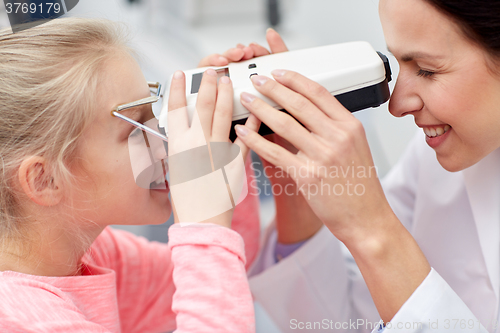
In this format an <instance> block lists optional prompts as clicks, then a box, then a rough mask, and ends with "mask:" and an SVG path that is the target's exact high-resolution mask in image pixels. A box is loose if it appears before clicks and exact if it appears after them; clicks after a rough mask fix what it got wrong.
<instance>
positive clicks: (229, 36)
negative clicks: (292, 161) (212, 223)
mask: <svg viewBox="0 0 500 333" xmlns="http://www.w3.org/2000/svg"><path fill="white" fill-rule="evenodd" d="M2 6H3V2H0V27H6V26H8V25H9V24H8V19H7V15H6V14H5V10H3V9H2V8H1V7H2ZM67 15H71V16H78V17H100V18H107V19H110V20H114V21H120V22H124V23H125V24H126V25H127V26H128V27H129V30H130V33H131V36H132V37H133V38H132V43H133V46H134V47H135V49H136V50H137V51H138V52H139V54H140V55H141V59H142V62H141V67H142V69H143V71H144V74H145V76H146V79H147V80H148V81H159V82H165V81H167V80H168V79H169V78H170V76H171V75H172V74H173V72H174V71H175V70H178V69H181V70H182V69H184V70H186V69H191V68H194V67H196V66H197V64H198V62H199V61H200V60H201V58H203V57H205V56H207V55H209V54H211V53H222V52H224V51H225V50H227V49H228V48H231V47H235V46H236V44H237V43H242V44H245V45H248V44H249V43H251V42H256V43H259V44H261V45H265V46H266V47H267V44H266V41H265V31H266V29H267V28H268V27H270V26H272V27H274V28H275V29H276V30H277V31H278V32H280V33H281V35H282V36H283V38H284V40H285V42H286V43H287V45H288V47H289V49H290V50H296V49H301V48H307V47H314V46H320V45H327V44H334V43H341V42H348V41H356V40H364V41H368V42H369V43H370V44H371V45H372V46H373V47H374V48H375V49H376V50H378V51H381V52H382V53H384V54H386V55H388V57H389V60H390V62H391V66H392V71H393V81H392V82H391V89H392V87H393V85H394V82H395V78H396V77H397V73H398V65H397V62H396V61H395V59H394V58H393V57H392V56H390V55H389V54H388V52H387V48H386V45H385V41H384V38H383V34H382V28H381V26H380V22H379V18H378V0H349V1H346V0H244V1H243V0H182V1H179V0H105V1H103V0H80V2H79V4H78V5H77V6H76V7H75V8H74V9H73V10H72V11H71V12H70V13H69V14H67ZM355 115H356V117H357V118H358V119H360V120H361V121H362V122H363V124H364V126H365V129H366V133H367V136H368V140H369V143H370V146H371V148H372V153H373V157H374V161H375V164H376V166H377V168H378V171H379V175H380V176H383V175H385V174H386V173H387V171H388V170H389V169H390V167H391V166H392V165H394V164H395V163H396V161H397V160H398V158H399V157H400V155H401V153H402V152H403V150H404V148H405V147H406V145H407V143H408V142H409V140H410V139H411V138H412V137H413V135H414V133H415V131H416V130H417V127H416V126H415V124H414V122H413V118H410V117H406V118H403V119H396V118H394V117H393V116H391V115H390V114H389V112H388V110H387V103H386V104H384V105H382V106H380V107H379V108H376V109H368V110H363V111H359V112H356V113H355ZM252 158H254V159H255V160H256V161H258V157H257V156H256V155H255V154H253V156H252ZM262 183H263V181H262V180H261V181H259V184H262ZM260 199H261V211H260V213H261V226H262V228H265V226H266V225H267V224H268V223H269V222H270V221H271V220H272V218H273V215H274V202H273V198H272V196H271V195H264V193H262V195H261V197H260ZM171 222H172V221H167V222H166V223H165V224H164V225H160V226H128V227H125V226H123V227H122V226H118V227H119V228H124V229H127V230H130V231H132V232H134V233H136V234H139V235H143V236H145V237H147V238H149V239H151V240H159V241H164V242H165V241H167V229H168V226H169V225H170V223H171ZM256 314H257V331H258V332H265V333H273V332H279V331H278V330H277V329H276V328H275V326H274V325H273V323H272V321H271V320H270V319H269V318H268V317H267V316H266V314H265V313H264V312H263V311H262V310H261V309H260V308H259V307H258V306H257V308H256Z"/></svg>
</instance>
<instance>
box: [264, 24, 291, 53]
mask: <svg viewBox="0 0 500 333" xmlns="http://www.w3.org/2000/svg"><path fill="white" fill-rule="evenodd" d="M266 40H267V43H268V44H269V48H270V49H271V53H280V52H286V51H288V47H286V44H285V42H284V41H283V39H282V38H281V36H280V34H279V33H277V32H276V30H274V29H272V28H269V29H267V31H266Z"/></svg>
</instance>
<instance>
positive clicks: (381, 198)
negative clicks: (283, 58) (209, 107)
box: [236, 0, 500, 333]
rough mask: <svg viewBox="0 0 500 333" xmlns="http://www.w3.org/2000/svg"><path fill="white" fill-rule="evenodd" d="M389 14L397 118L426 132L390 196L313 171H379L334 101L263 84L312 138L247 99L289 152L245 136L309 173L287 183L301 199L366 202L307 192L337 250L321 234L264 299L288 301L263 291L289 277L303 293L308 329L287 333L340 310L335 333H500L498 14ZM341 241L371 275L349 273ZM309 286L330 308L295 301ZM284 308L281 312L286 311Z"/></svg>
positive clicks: (311, 86)
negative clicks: (347, 328)
mask: <svg viewBox="0 0 500 333" xmlns="http://www.w3.org/2000/svg"><path fill="white" fill-rule="evenodd" d="M379 11H380V18H381V22H382V26H383V30H384V35H385V38H386V42H387V45H388V47H389V48H390V50H391V52H392V53H393V54H394V56H395V57H396V59H397V60H398V62H399V64H400V72H399V76H398V78H397V82H396V85H395V88H394V92H393V94H392V97H391V100H390V104H389V111H390V112H391V113H392V114H393V115H394V116H397V117H402V116H406V115H412V116H413V117H414V118H415V122H416V123H417V125H418V126H419V127H421V128H422V129H423V133H422V132H421V133H419V135H418V136H416V137H415V139H414V140H413V142H412V143H411V145H410V146H409V148H408V150H407V152H406V153H405V155H404V156H403V158H402V160H401V161H400V162H399V163H398V164H397V165H396V166H395V168H394V169H393V170H392V171H391V172H390V173H389V174H388V176H387V177H386V178H385V179H384V180H383V181H382V182H380V181H379V180H378V178H376V177H369V178H362V179H354V177H351V176H350V175H343V176H342V177H329V176H328V175H327V174H318V173H315V172H314V171H313V167H312V166H314V168H315V169H319V168H325V169H329V168H331V167H344V168H345V167H347V166H355V167H356V168H359V167H364V168H365V169H368V168H370V167H371V166H373V161H372V158H371V153H370V148H369V146H368V143H367V141H366V136H365V133H364V130H363V127H362V126H361V124H360V123H359V121H357V120H356V119H355V118H354V117H353V116H352V115H351V114H350V113H349V112H347V110H346V109H344V108H343V107H342V106H341V105H340V104H339V103H338V101H337V100H335V98H333V97H332V96H331V95H330V94H329V93H328V91H326V90H325V89H324V88H322V87H320V86H318V85H317V84H315V83H314V82H311V81H310V80H308V79H306V78H305V77H303V76H302V75H300V74H299V73H295V72H292V71H286V70H276V71H274V72H272V75H273V79H270V78H266V77H259V76H254V77H252V81H253V82H254V86H255V88H256V89H257V90H258V91H259V92H260V93H261V94H263V95H264V96H266V97H268V98H271V99H273V100H275V101H276V100H279V101H284V102H283V104H281V105H282V106H283V107H284V108H285V109H286V110H287V111H289V112H290V114H291V116H293V118H295V119H297V121H299V122H300V123H302V124H304V125H305V126H306V127H307V130H308V131H306V130H304V128H303V127H302V125H300V124H299V123H298V122H297V121H296V120H295V119H293V118H292V117H290V116H287V115H285V116H283V114H279V113H277V111H276V110H274V109H273V108H272V107H271V106H270V105H269V104H267V103H265V102H264V101H263V100H261V99H259V98H257V97H255V96H252V95H250V94H246V93H244V94H242V95H241V102H242V104H243V105H244V106H245V107H246V108H247V109H248V110H249V111H250V112H251V113H252V114H254V115H256V116H257V117H258V118H259V119H261V120H262V121H263V122H265V123H266V124H267V125H268V126H269V127H271V128H272V129H273V130H274V132H275V133H277V134H278V135H279V136H280V137H282V138H280V139H279V140H276V139H275V140H274V142H270V141H267V140H265V139H263V138H262V137H260V136H259V135H258V134H257V133H256V132H255V131H253V130H251V129H249V128H246V127H245V126H237V128H236V131H237V133H238V136H239V137H240V138H241V139H242V140H243V141H244V142H245V144H247V145H248V146H249V147H250V148H251V149H253V150H254V151H255V152H256V153H257V154H259V155H260V156H261V157H262V158H264V159H265V160H267V161H268V162H269V163H270V164H273V165H274V166H276V167H277V168H278V169H282V170H287V169H288V168H292V169H300V168H303V169H305V170H308V171H309V172H304V173H303V174H302V175H293V174H289V176H290V179H291V181H293V182H294V183H295V185H296V186H297V187H299V188H303V189H324V188H335V186H338V185H342V184H343V183H346V182H350V183H351V184H353V185H362V186H363V188H364V189H365V191H364V192H363V194H362V195H352V194H351V195H349V194H348V193H344V195H335V194H331V193H328V192H326V193H325V192H323V191H321V193H320V191H317V190H316V191H312V190H310V191H308V190H304V191H303V192H304V193H303V194H304V198H303V201H305V202H307V203H308V204H309V207H310V208H311V209H312V212H313V213H314V214H315V216H316V217H318V218H319V219H320V220H321V221H322V222H323V223H324V224H325V225H326V227H327V228H328V229H329V231H330V232H331V233H332V234H333V235H334V236H335V238H328V235H325V233H324V232H323V231H322V230H320V231H319V232H317V234H316V235H314V236H313V237H312V238H311V239H310V240H308V241H307V242H305V243H304V244H302V245H301V249H300V250H297V251H300V254H297V256H295V257H296V258H298V259H297V260H291V261H290V260H289V261H288V263H285V262H284V263H283V264H281V263H278V264H277V266H278V267H275V268H273V270H272V272H271V273H266V272H264V273H261V275H260V276H259V280H260V282H261V283H258V282H257V283H255V285H256V286H257V287H256V288H253V291H254V294H257V295H256V296H255V298H256V300H257V301H259V302H261V303H263V304H265V303H264V302H268V300H267V299H266V293H271V292H272V291H273V290H275V289H277V288H278V287H279V288H282V286H281V284H280V285H279V286H278V285H274V284H272V283H271V284H269V283H268V284H265V283H264V281H265V276H266V275H268V276H269V275H272V278H273V279H275V280H278V272H279V270H280V268H279V267H281V269H282V270H283V272H287V273H286V276H287V277H288V279H289V280H291V281H292V282H291V283H289V284H288V285H287V286H285V287H283V289H286V288H287V287H288V289H286V291H288V293H289V294H293V295H294V297H296V299H298V302H303V300H304V299H308V300H310V302H308V304H307V308H306V307H303V312H304V315H303V316H302V317H300V318H298V317H299V316H298V315H296V314H295V313H297V311H296V310H295V309H294V311H295V312H294V313H293V314H291V316H290V317H288V318H287V320H286V321H285V320H284V317H285V316H284V315H283V314H281V313H280V314H278V315H276V318H273V319H276V321H277V322H278V323H279V325H280V327H282V328H283V327H285V328H287V329H288V328H290V329H295V327H293V326H292V324H293V323H292V322H291V321H290V319H291V318H297V319H294V320H295V322H294V323H295V324H296V322H297V321H300V322H308V320H304V319H303V318H317V317H314V314H313V313H316V312H318V313H322V314H323V316H326V315H327V314H328V312H327V311H326V315H325V310H324V309H325V308H328V311H331V316H332V317H335V320H336V321H337V322H353V323H355V322H357V321H363V320H368V321H371V322H373V321H375V318H376V317H381V318H382V320H383V321H384V322H385V327H386V331H388V332H390V331H391V329H397V330H398V332H399V331H400V329H403V328H404V329H405V332H444V331H446V330H450V331H453V332H482V333H483V332H490V333H491V332H498V325H497V318H498V316H499V308H500V306H499V302H500V301H499V300H500V298H499V296H498V295H499V290H500V223H499V221H500V209H499V203H500V186H499V184H500V172H499V170H500V132H499V131H498V129H499V128H500V94H499V93H498V92H499V91H500V72H499V71H498V68H499V67H498V66H499V65H500V61H499V60H500V59H499V52H498V51H499V50H500V49H499V42H500V41H499V38H500V37H499V36H500V20H499V19H498V18H499V17H500V4H499V3H498V2H492V1H489V0H475V1H467V0H449V1H448V0H405V1H400V0H380V2H379ZM297 105H300V108H297ZM284 124H285V125H284ZM283 139H284V140H283ZM280 141H284V142H286V144H282V143H280ZM279 200H282V201H286V200H288V199H287V198H285V197H284V196H283V198H280V199H279ZM290 209H292V208H290ZM294 218H295V217H294V216H291V217H290V216H288V217H286V216H285V217H284V218H283V221H281V222H282V223H284V224H286V223H290V221H291V220H293V219H294ZM337 240H339V241H341V242H342V243H344V245H346V247H347V248H348V250H349V251H350V254H351V255H352V257H353V258H354V260H355V261H356V264H357V268H359V270H358V269H357V268H356V267H355V268H353V267H351V265H352V262H351V261H350V260H347V261H346V260H344V258H343V254H342V251H341V248H340V246H339V245H338V244H337ZM306 258H307V259H306ZM302 261H303V262H302ZM297 265H298V266H299V269H297V267H296V266H297ZM297 270H299V271H300V274H298V273H295V272H296V271H297ZM269 271H270V270H269ZM358 272H361V275H362V276H360V275H359V274H358ZM349 273H351V274H349ZM283 275H285V274H283ZM325 281H328V282H325ZM332 281H335V283H333V282H332ZM280 282H281V281H280ZM304 284H307V285H311V289H314V290H315V291H317V290H321V293H322V295H318V294H317V293H314V292H308V291H303V292H299V293H296V290H297V286H299V285H300V286H301V287H303V285H304ZM334 284H335V285H339V286H340V287H334V286H333V285H334ZM281 293H282V294H283V295H285V294H286V292H285V291H283V292H281ZM368 293H369V295H368ZM296 294H297V295H296ZM323 295H325V296H323ZM369 296H371V297H369ZM288 300H289V298H287V301H288ZM268 304H271V303H268ZM287 306H288V304H287ZM272 307H274V308H280V309H281V308H282V307H280V304H279V303H278V302H273V303H272ZM283 307H285V306H284V305H283ZM270 308H271V306H269V307H268V308H266V310H268V311H272V310H271V309H270ZM290 312H291V311H290ZM294 316H295V317H294ZM457 323H458V325H457ZM412 324H413V325H412ZM382 326H384V325H381V327H380V328H376V329H375V330H374V332H378V331H382V330H383V327H382ZM368 330H369V329H368V328H366V327H363V328H359V327H358V328H356V327H354V329H353V331H356V332H367V331H368Z"/></svg>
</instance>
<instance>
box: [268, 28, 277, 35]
mask: <svg viewBox="0 0 500 333" xmlns="http://www.w3.org/2000/svg"><path fill="white" fill-rule="evenodd" d="M269 31H276V30H274V29H273V28H267V30H266V34H267V33H268V32H269Z"/></svg>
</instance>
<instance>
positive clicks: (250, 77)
mask: <svg viewBox="0 0 500 333" xmlns="http://www.w3.org/2000/svg"><path fill="white" fill-rule="evenodd" d="M254 75H259V74H257V73H252V74H250V78H252V76H254Z"/></svg>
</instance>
